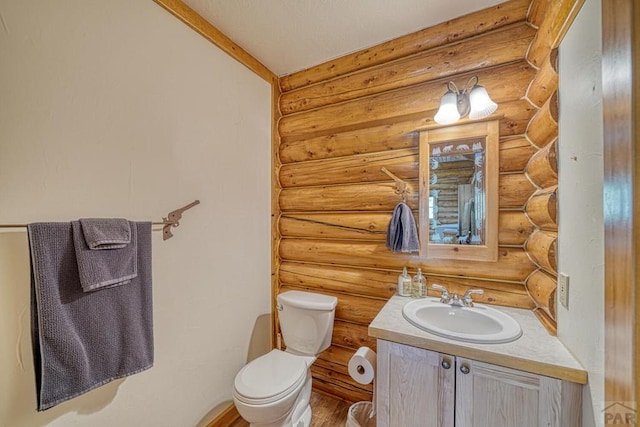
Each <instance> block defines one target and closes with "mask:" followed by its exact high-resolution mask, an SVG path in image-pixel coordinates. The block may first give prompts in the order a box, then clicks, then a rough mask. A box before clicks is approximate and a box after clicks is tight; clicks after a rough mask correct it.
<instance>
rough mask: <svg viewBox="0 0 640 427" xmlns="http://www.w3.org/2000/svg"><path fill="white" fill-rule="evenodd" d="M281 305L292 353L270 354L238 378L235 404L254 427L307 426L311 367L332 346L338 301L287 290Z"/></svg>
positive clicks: (261, 357)
mask: <svg viewBox="0 0 640 427" xmlns="http://www.w3.org/2000/svg"><path fill="white" fill-rule="evenodd" d="M277 300H278V306H277V308H278V311H279V312H280V313H279V321H280V326H281V328H282V335H283V337H284V339H285V342H286V343H287V350H286V351H281V350H277V349H274V350H271V351H270V352H269V353H267V354H265V355H263V356H260V357H258V358H257V359H255V360H253V361H251V362H249V363H248V364H247V365H245V366H244V367H243V368H242V369H241V370H240V371H239V372H238V374H237V375H236V378H235V381H234V389H233V401H234V403H235V406H236V409H237V410H238V413H239V414H240V416H242V418H244V419H245V420H246V421H248V422H249V423H250V425H251V426H253V427H308V426H309V425H310V423H311V407H310V406H309V399H310V398H311V382H312V379H311V370H310V367H311V365H312V364H313V362H315V360H316V357H317V354H318V353H320V352H321V351H323V350H325V349H326V348H327V347H329V345H330V344H331V335H332V331H333V318H334V312H335V306H336V304H337V299H336V298H335V297H329V296H325V295H319V294H313V293H309V292H300V291H288V292H284V293H281V294H279V295H278V298H277Z"/></svg>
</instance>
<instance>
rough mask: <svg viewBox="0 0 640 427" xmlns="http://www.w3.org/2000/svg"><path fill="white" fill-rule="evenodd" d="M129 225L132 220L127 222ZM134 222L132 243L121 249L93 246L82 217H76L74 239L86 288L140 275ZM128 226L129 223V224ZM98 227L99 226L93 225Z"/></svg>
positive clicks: (122, 282) (111, 284)
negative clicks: (94, 248) (92, 248)
mask: <svg viewBox="0 0 640 427" xmlns="http://www.w3.org/2000/svg"><path fill="white" fill-rule="evenodd" d="M127 225H129V223H128V222H127ZM134 225H135V224H134V223H132V224H131V227H130V228H131V233H130V239H131V243H129V244H128V245H126V246H124V247H123V248H120V249H109V250H91V248H90V247H89V246H88V244H87V242H86V241H85V240H86V239H85V238H86V233H84V230H85V227H83V226H82V220H80V221H73V222H72V223H71V226H72V227H73V243H74V246H75V248H76V259H77V261H78V272H79V274H80V285H82V289H83V290H84V291H85V292H93V291H97V290H101V289H105V288H110V287H114V286H120V285H126V284H128V283H130V281H131V279H133V278H134V277H136V276H137V275H138V257H137V254H138V246H137V239H136V237H137V236H136V227H135V226H134ZM128 228H129V227H128ZM93 229H94V230H98V227H93Z"/></svg>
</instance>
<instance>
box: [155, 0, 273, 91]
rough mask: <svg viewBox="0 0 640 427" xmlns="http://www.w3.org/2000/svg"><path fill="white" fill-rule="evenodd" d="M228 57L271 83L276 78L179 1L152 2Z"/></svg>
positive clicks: (161, 0) (157, 0) (247, 53)
mask: <svg viewBox="0 0 640 427" xmlns="http://www.w3.org/2000/svg"><path fill="white" fill-rule="evenodd" d="M153 1H154V2H156V3H157V4H159V5H160V6H162V7H163V8H165V9H166V10H167V11H168V12H169V13H171V14H172V15H173V16H175V17H176V18H178V19H180V20H181V21H182V22H184V23H185V24H187V25H188V26H189V27H191V28H192V29H193V30H195V31H196V32H198V33H199V34H200V35H201V36H203V37H204V38H205V39H207V40H209V41H210V42H211V43H213V44H214V45H216V46H217V47H219V48H220V49H222V50H223V51H224V52H225V53H227V54H228V55H229V56H231V57H232V58H234V59H235V60H236V61H238V62H240V63H241V64H242V65H244V66H245V67H247V68H248V69H250V70H251V71H253V72H254V73H256V74H257V75H258V76H260V77H261V78H262V79H264V80H266V81H267V82H268V83H271V82H272V81H273V79H274V78H276V79H277V76H276V75H275V74H274V73H273V72H272V71H271V70H269V69H268V68H267V67H266V66H265V65H264V64H262V63H261V62H260V61H258V60H257V59H256V58H254V57H253V56H252V55H251V54H250V53H249V52H247V51H246V50H244V49H243V48H242V47H240V46H239V45H237V44H236V43H235V42H234V41H233V40H231V39H230V38H229V37H227V36H226V35H225V34H224V33H223V32H222V31H220V30H218V29H217V28H216V27H215V26H213V25H212V24H211V23H210V22H209V21H207V20H206V19H204V18H203V17H202V16H200V15H199V14H198V13H197V12H196V11H195V10H193V9H191V8H190V7H189V6H187V5H186V4H185V3H183V2H182V1H181V0H153Z"/></svg>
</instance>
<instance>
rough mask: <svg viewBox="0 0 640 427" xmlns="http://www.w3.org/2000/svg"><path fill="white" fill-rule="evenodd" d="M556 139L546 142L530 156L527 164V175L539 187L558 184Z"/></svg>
mask: <svg viewBox="0 0 640 427" xmlns="http://www.w3.org/2000/svg"><path fill="white" fill-rule="evenodd" d="M556 142H557V141H556V140H554V141H553V142H552V143H550V144H547V145H546V146H545V147H544V148H542V149H541V150H539V151H538V152H537V153H536V154H534V155H533V156H532V157H531V160H530V161H529V164H528V165H527V169H526V171H527V175H528V176H529V178H530V179H531V180H532V181H533V182H534V183H535V184H536V185H537V186H539V187H541V188H546V187H551V186H554V185H557V184H558V159H557V153H556Z"/></svg>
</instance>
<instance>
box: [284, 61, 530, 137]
mask: <svg viewBox="0 0 640 427" xmlns="http://www.w3.org/2000/svg"><path fill="white" fill-rule="evenodd" d="M474 75H477V76H478V78H479V79H480V82H481V83H482V85H483V86H484V87H485V88H486V89H487V91H488V92H489V93H490V94H491V97H492V99H493V100H494V101H495V102H497V103H498V104H501V103H505V102H509V101H514V100H519V99H521V98H522V97H524V95H525V91H526V88H527V87H528V85H529V83H530V82H531V80H532V79H533V77H534V75H535V70H534V69H533V68H531V66H529V65H528V64H527V63H526V61H519V62H515V63H511V64H508V65H502V66H498V67H493V68H486V69H483V70H481V71H474V72H472V73H465V74H460V75H457V76H455V78H454V79H453V80H454V81H455V82H456V83H457V84H460V86H464V84H465V83H466V81H467V80H468V79H469V78H470V77H472V76H474ZM445 91H446V88H445V82H444V81H432V82H428V83H422V84H419V85H414V86H410V87H406V88H403V89H398V90H394V91H390V92H385V93H381V94H377V95H374V96H369V97H365V98H359V99H355V100H351V101H347V102H344V103H341V104H336V105H330V106H326V107H323V108H319V109H316V110H312V111H306V112H302V113H299V114H294V115H289V116H285V117H283V118H282V119H281V120H280V124H279V131H280V136H281V137H282V138H283V139H284V140H285V141H286V140H291V139H293V138H297V139H302V138H303V137H304V136H305V135H306V136H311V135H315V134H322V133H329V132H331V131H333V130H335V129H345V130H348V129H349V127H354V126H358V125H359V126H361V127H362V124H364V123H371V122H376V121H380V120H384V119H390V118H393V117H400V116H405V115H409V114H415V113H425V112H431V111H435V110H436V109H437V108H438V107H439V105H440V98H441V97H442V95H443V94H444V93H445ZM498 112H499V111H498ZM318 136H319V135H318Z"/></svg>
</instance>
